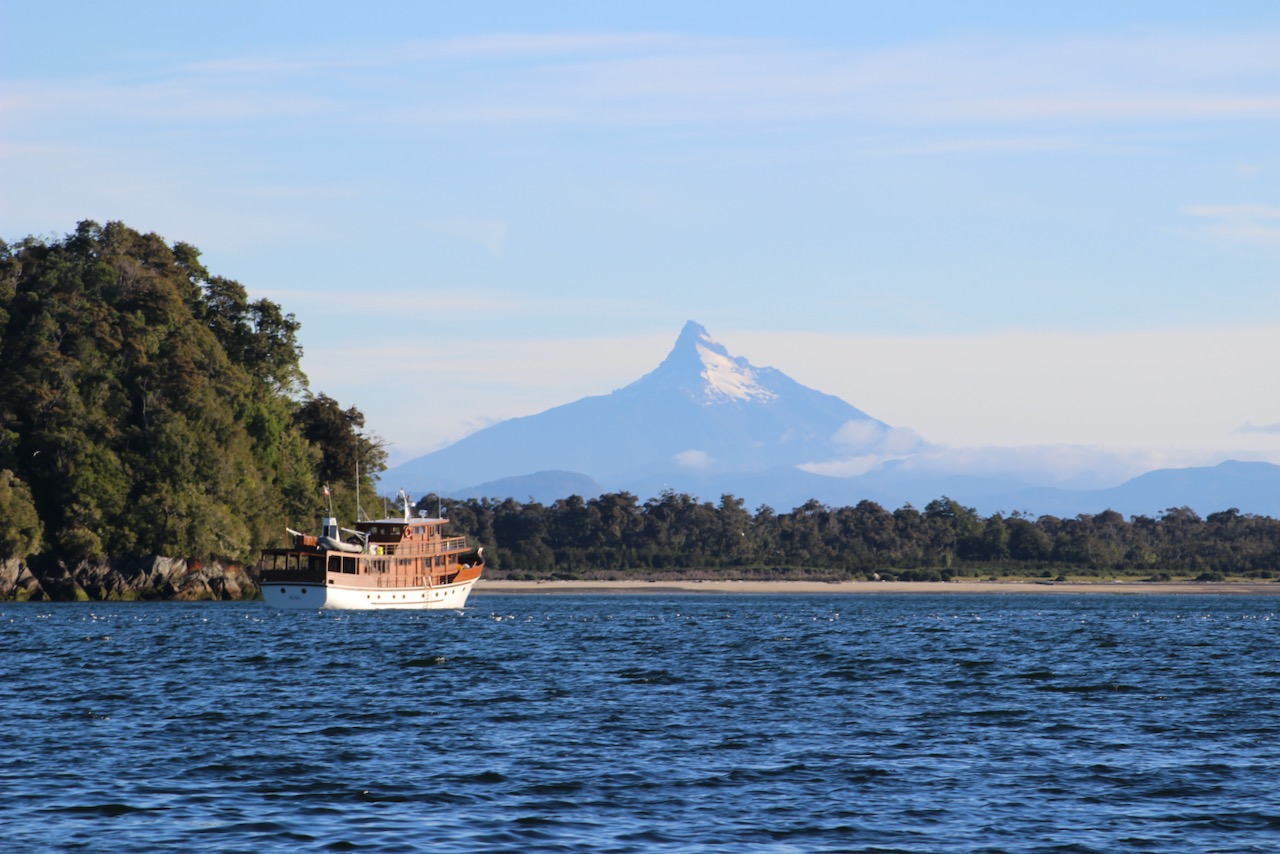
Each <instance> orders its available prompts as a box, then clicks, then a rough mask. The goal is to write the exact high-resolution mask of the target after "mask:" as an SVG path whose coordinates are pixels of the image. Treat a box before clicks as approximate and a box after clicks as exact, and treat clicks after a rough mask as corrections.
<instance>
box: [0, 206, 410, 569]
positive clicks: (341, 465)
mask: <svg viewBox="0 0 1280 854" xmlns="http://www.w3.org/2000/svg"><path fill="white" fill-rule="evenodd" d="M298 329H299V325H298V322H297V320H296V319H295V318H294V316H293V315H292V314H288V313H286V312H285V311H284V310H283V309H282V308H281V307H280V306H279V305H277V304H275V303H273V302H271V301H269V300H266V299H257V300H251V299H250V298H249V296H248V293H247V292H246V290H245V288H244V287H242V286H241V285H240V284H239V283H237V282H235V281H232V280H230V279H226V278H223V277H221V276H216V275H212V274H210V272H209V271H208V270H206V269H205V268H204V267H203V266H202V265H201V263H200V253H199V251H198V250H197V249H196V248H195V247H194V246H191V245H189V244H186V243H175V244H173V245H168V244H166V242H165V241H164V240H163V239H162V238H161V237H159V236H158V235H156V234H140V233H139V232H137V231H134V230H133V229H131V228H128V227H127V226H125V225H123V224H122V223H119V222H110V223H107V225H105V226H99V225H98V224H97V223H94V222H82V223H80V224H79V226H78V227H77V228H76V230H75V232H74V233H73V234H69V235H67V236H66V237H65V238H63V239H61V240H44V239H38V238H32V237H28V238H25V239H23V240H21V241H18V242H17V243H15V244H12V245H10V244H6V243H4V242H0V382H3V393H2V394H0V559H7V558H19V559H25V558H29V557H31V556H33V555H42V556H43V559H44V560H56V561H58V562H61V563H64V564H66V565H72V564H75V563H77V562H82V561H101V560H104V559H122V558H128V557H133V556H141V555H166V556H173V557H200V558H227V559H232V560H245V559H248V558H249V557H250V556H251V555H252V554H253V553H254V552H255V551H256V550H257V549H258V548H259V547H261V546H263V545H266V544H269V543H273V542H277V541H281V540H282V539H283V537H284V533H285V532H284V528H285V526H286V525H287V524H292V525H293V526H295V527H299V526H308V525H310V524H311V522H312V520H313V519H314V518H315V516H317V515H318V514H319V513H320V511H321V509H322V507H321V502H322V501H323V496H322V490H321V486H322V484H324V483H326V482H331V483H332V484H333V490H334V496H335V510H339V511H340V512H341V513H343V514H345V517H346V518H351V517H352V516H353V515H354V512H353V511H354V504H355V496H354V487H353V486H350V485H351V483H352V478H353V473H354V469H355V459H356V457H357V455H358V456H359V459H360V461H361V464H362V466H363V472H364V478H363V479H364V484H363V487H362V490H368V493H369V494H368V496H366V498H365V500H366V501H372V497H373V487H372V481H371V480H370V476H371V475H375V474H376V473H377V472H379V471H381V469H382V468H383V464H384V461H385V456H384V455H383V453H382V451H381V450H380V448H379V447H378V440H377V439H376V437H373V438H370V437H366V436H364V435H362V434H361V432H360V428H362V427H363V425H364V418H363V416H362V415H361V414H360V412H359V411H358V410H356V409H354V408H349V409H345V410H344V409H342V408H341V406H340V405H339V404H338V403H337V402H336V401H334V400H333V399H332V398H329V397H327V396H325V395H323V394H313V393H312V392H311V391H310V390H309V389H308V385H307V379H306V377H305V376H304V375H303V373H302V370H301V368H300V362H299V360H300V358H301V348H300V346H299V344H298V341H297V333H298ZM344 484H345V485H348V486H347V487H346V488H344V487H343V485H344Z"/></svg>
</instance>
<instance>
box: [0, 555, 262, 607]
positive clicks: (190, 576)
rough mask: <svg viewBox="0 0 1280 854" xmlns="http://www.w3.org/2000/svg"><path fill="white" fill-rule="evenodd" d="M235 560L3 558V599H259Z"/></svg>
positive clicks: (0, 568) (0, 575)
mask: <svg viewBox="0 0 1280 854" xmlns="http://www.w3.org/2000/svg"><path fill="white" fill-rule="evenodd" d="M259 595H260V592H259V590H258V585H257V583H255V582H254V580H253V578H252V577H251V576H250V575H249V573H248V571H246V569H245V568H244V567H243V566H241V565H240V564H237V563H223V562H220V561H209V562H202V561H199V560H195V559H191V560H185V559H182V558H169V557H160V556H152V557H145V558H132V559H125V560H116V561H103V562H89V561H84V562H81V563H78V564H76V565H74V566H68V565H67V564H65V563H63V562H62V561H54V560H49V561H40V560H35V561H32V562H31V563H27V562H25V561H20V560H0V601H7V602H129V601H142V600H171V601H180V602H195V601H202V600H215V601H224V600H237V599H257V598H259Z"/></svg>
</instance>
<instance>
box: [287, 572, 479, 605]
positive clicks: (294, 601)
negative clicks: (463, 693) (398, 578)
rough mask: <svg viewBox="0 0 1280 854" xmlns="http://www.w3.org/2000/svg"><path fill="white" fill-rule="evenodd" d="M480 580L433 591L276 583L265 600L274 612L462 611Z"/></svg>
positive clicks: (472, 580)
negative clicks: (325, 610) (439, 609)
mask: <svg viewBox="0 0 1280 854" xmlns="http://www.w3.org/2000/svg"><path fill="white" fill-rule="evenodd" d="M475 583H476V579H474V578H473V579H470V580H468V581H461V582H458V583H457V584H438V585H435V586H433V587H395V588H387V587H383V588H371V587H344V586H342V585H339V584H330V585H328V586H325V585H323V584H304V583H300V582H276V583H270V584H263V585H262V598H263V599H264V600H265V601H266V603H267V604H268V605H270V606H271V607H273V608H288V609H294V610H298V609H301V610H315V609H319V608H328V609H334V610H348V611H368V610H374V609H401V610H424V609H437V608H461V607H463V606H464V605H466V603H467V595H468V594H470V593H471V588H472V587H474V586H475Z"/></svg>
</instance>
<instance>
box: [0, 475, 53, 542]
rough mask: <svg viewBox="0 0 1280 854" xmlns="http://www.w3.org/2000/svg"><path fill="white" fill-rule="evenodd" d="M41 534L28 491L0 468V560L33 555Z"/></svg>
mask: <svg viewBox="0 0 1280 854" xmlns="http://www.w3.org/2000/svg"><path fill="white" fill-rule="evenodd" d="M43 536H44V526H43V525H41V523H40V516H39V514H37V513H36V505H35V502H34V501H32V500H31V490H30V489H29V488H28V487H27V485H26V484H25V483H23V481H22V480H21V479H20V478H19V477H18V476H17V475H15V474H14V473H13V472H11V471H9V470H8V469H0V559H4V558H27V557H30V556H31V555H34V554H36V553H37V552H39V551H40V541H41V538H42V537H43Z"/></svg>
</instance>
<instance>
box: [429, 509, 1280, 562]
mask: <svg viewBox="0 0 1280 854" xmlns="http://www.w3.org/2000/svg"><path fill="white" fill-rule="evenodd" d="M437 504H439V505H442V506H444V507H445V508H447V515H448V517H449V519H450V520H451V521H452V523H453V526H454V528H455V529H457V530H458V531H459V532H461V533H465V534H467V535H468V536H469V537H471V538H473V539H475V540H476V541H477V542H481V543H485V544H489V548H490V551H491V554H488V556H489V562H488V568H487V569H486V576H487V577H489V578H492V579H511V580H537V579H548V578H550V579H564V580H569V579H579V580H592V579H595V580H604V579H615V580H626V579H630V578H641V579H650V580H660V579H675V578H688V579H694V578H701V579H756V580H762V579H777V580H820V581H855V580H884V581H948V580H952V579H966V578H968V579H981V578H1035V579H1039V578H1043V579H1058V578H1062V579H1064V580H1066V579H1068V578H1079V579H1103V578H1112V577H1119V578H1136V579H1150V580H1153V581H1168V580H1172V579H1175V578H1178V579H1184V580H1198V581H1223V580H1226V579H1229V578H1235V579H1253V580H1257V581H1269V580H1271V579H1274V578H1280V521H1278V520H1276V519H1272V518H1270V517H1265V516H1254V515H1250V514H1242V513H1240V512H1238V511H1237V510H1234V509H1227V510H1223V511H1220V512H1216V513H1212V514H1209V515H1208V516H1207V517H1206V518H1201V517H1200V516H1199V515H1197V514H1196V513H1195V512H1193V511H1192V510H1190V509H1188V508H1185V507H1180V508H1171V509H1169V510H1167V511H1165V512H1164V513H1163V514H1160V515H1159V516H1157V517H1147V516H1135V517H1132V518H1131V519H1126V518H1125V517H1123V516H1121V515H1120V514H1119V513H1117V512H1115V511H1112V510H1104V511H1102V512H1100V513H1097V514H1082V515H1079V516H1075V517H1072V518H1057V517H1054V516H1040V517H1037V518H1032V517H1030V516H1027V515H1023V514H1020V513H1014V514H1011V515H1008V516H1005V515H1003V514H999V513H996V514H992V515H990V516H981V515H979V514H978V513H977V512H976V511H974V510H973V509H972V508H969V507H965V506H964V505H962V504H960V503H959V502H957V501H954V500H952V499H950V498H947V497H942V498H938V499H936V500H934V501H931V502H929V503H928V504H926V505H925V506H924V508H923V509H916V508H914V507H912V506H911V505H905V506H903V507H900V508H898V509H896V510H893V511H890V510H887V509H885V508H883V507H881V506H880V505H878V504H876V503H875V502H872V501H861V502H858V503H857V504H855V505H852V506H844V507H830V506H827V505H823V504H820V503H819V502H817V501H810V502H808V503H806V504H804V505H802V506H800V507H797V508H794V509H793V510H791V511H790V512H784V513H778V512H775V511H774V510H773V509H772V508H769V507H766V506H762V507H760V508H757V509H756V510H755V511H754V512H752V511H749V510H747V509H746V508H745V507H744V506H743V502H742V500H740V499H737V498H734V497H733V496H731V495H725V496H722V497H721V499H720V501H719V502H718V503H712V502H706V501H698V500H697V499H695V498H693V497H690V496H688V495H684V494H677V493H673V492H667V493H664V494H662V495H660V496H657V497H654V498H652V499H649V500H648V501H645V502H643V503H641V502H640V501H639V500H638V499H637V497H636V496H634V495H631V494H630V493H626V492H623V493H612V494H606V495H601V496H599V497H596V498H591V499H585V500H584V499H583V498H581V497H579V496H572V497H570V498H566V499H562V500H559V501H556V502H554V503H552V504H546V505H544V504H540V503H537V502H526V503H521V502H517V501H515V500H513V499H505V500H494V499H467V500H450V499H444V498H437V497H436V496H427V497H426V498H424V499H423V500H422V502H420V504H419V506H422V507H430V508H432V509H434V508H435V507H436V506H437Z"/></svg>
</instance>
